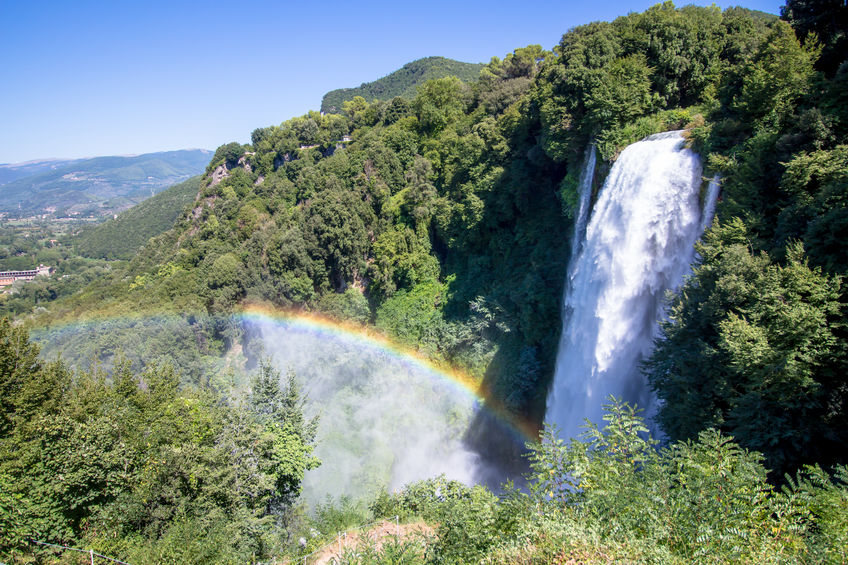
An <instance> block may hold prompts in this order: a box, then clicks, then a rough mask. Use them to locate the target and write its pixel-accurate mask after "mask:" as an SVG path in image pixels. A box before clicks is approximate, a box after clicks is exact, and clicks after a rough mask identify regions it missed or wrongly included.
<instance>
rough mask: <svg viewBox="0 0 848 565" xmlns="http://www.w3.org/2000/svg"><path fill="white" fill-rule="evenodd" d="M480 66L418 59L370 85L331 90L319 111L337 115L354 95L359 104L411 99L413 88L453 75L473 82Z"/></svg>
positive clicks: (444, 59)
mask: <svg viewBox="0 0 848 565" xmlns="http://www.w3.org/2000/svg"><path fill="white" fill-rule="evenodd" d="M482 67H483V65H482V64H474V63H462V62H460V61H454V60H452V59H446V58H444V57H426V58H424V59H418V60H416V61H412V62H411V63H407V64H406V65H404V66H403V67H401V68H400V69H399V70H397V71H395V72H393V73H391V74H390V75H387V76H385V77H383V78H381V79H379V80H376V81H374V82H369V83H363V84H362V85H361V86H359V87H357V88H340V89H338V90H331V91H330V92H328V93H327V94H325V95H324V98H323V99H322V100H321V111H322V112H325V113H338V112H339V111H340V110H341V109H342V106H343V103H344V102H345V101H348V100H353V99H354V98H355V97H357V96H360V97H362V98H363V101H365V100H374V99H375V98H378V99H380V100H386V101H388V100H392V99H393V98H397V97H399V98H401V99H407V100H411V99H412V98H413V97H414V96H415V91H416V89H417V88H418V87H419V86H420V85H421V84H423V83H424V82H426V81H428V80H431V79H437V78H443V77H446V76H455V77H458V78H459V79H460V80H462V81H463V82H472V81H474V80H476V79H477V76H478V75H479V74H480V69H481V68H482ZM394 121H396V120H394Z"/></svg>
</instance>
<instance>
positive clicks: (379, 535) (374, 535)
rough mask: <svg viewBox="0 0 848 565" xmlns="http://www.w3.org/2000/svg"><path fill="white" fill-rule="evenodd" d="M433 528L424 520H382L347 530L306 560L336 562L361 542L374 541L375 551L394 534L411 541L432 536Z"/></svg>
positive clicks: (319, 563)
mask: <svg viewBox="0 0 848 565" xmlns="http://www.w3.org/2000/svg"><path fill="white" fill-rule="evenodd" d="M434 532H435V530H434V529H433V528H432V527H430V526H429V525H427V524H426V523H425V522H421V521H419V522H413V523H411V524H400V525H397V524H395V523H394V522H389V521H387V520H384V521H382V522H379V523H377V524H375V525H374V526H371V527H370V528H368V529H366V530H363V531H356V530H354V531H348V532H347V533H345V534H342V536H341V537H340V538H339V539H338V540H337V541H336V542H335V543H333V544H331V545H329V546H328V547H326V548H324V549H323V550H322V551H320V552H319V553H316V554H315V555H313V556H311V557H309V558H308V559H307V560H306V563H307V564H308V565H329V564H330V563H337V562H338V561H339V558H340V557H341V556H342V555H344V552H345V550H356V549H357V548H358V547H359V545H360V544H361V543H375V544H376V547H377V551H380V550H381V549H382V547H383V542H384V541H386V540H388V539H393V538H394V537H395V536H397V538H398V539H399V541H404V542H405V541H412V540H415V539H420V538H421V537H424V536H432V535H433V533H434Z"/></svg>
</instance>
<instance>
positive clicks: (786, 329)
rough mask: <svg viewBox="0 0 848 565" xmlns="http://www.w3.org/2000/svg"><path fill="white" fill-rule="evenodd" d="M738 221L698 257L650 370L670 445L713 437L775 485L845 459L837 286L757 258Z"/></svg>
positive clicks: (799, 259)
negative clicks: (715, 432)
mask: <svg viewBox="0 0 848 565" xmlns="http://www.w3.org/2000/svg"><path fill="white" fill-rule="evenodd" d="M747 237H748V236H747V232H746V230H745V227H744V225H743V224H742V223H741V221H739V220H733V221H731V222H729V223H728V224H726V225H723V226H720V227H717V228H713V229H712V230H711V231H710V232H708V234H707V235H706V238H705V241H704V242H703V243H702V244H699V245H698V246H697V249H698V253H699V254H700V256H701V261H700V264H699V265H698V266H697V267H696V268H695V272H694V276H693V277H692V278H691V279H689V280H688V281H687V282H686V283H685V284H684V286H683V288H682V289H681V291H680V294H679V295H677V297H675V298H674V299H673V301H672V304H671V314H670V316H669V321H668V322H666V323H665V324H664V325H663V328H662V333H663V338H662V339H661V340H659V341H658V342H657V345H656V349H655V351H654V353H653V355H652V356H651V358H650V360H649V362H648V364H647V374H648V379H649V381H650V383H651V386H652V387H653V388H654V390H655V391H656V393H657V395H658V396H659V398H660V399H661V400H663V404H662V406H661V408H660V411H659V420H660V423H661V425H662V427H663V429H664V430H665V432H666V433H667V434H668V435H669V437H670V438H671V439H672V440H678V439H692V438H695V437H696V436H697V434H698V433H699V432H700V431H701V430H704V429H707V428H711V427H716V428H718V429H720V430H722V431H724V432H725V433H728V434H731V435H733V436H734V437H735V438H736V439H737V440H738V441H739V442H740V444H742V445H743V446H745V447H747V448H750V449H756V450H758V451H761V452H762V453H763V454H764V455H765V458H766V463H767V466H768V467H769V468H771V469H773V470H774V471H775V472H776V473H778V476H780V475H782V474H783V473H784V472H792V471H794V470H796V469H798V468H800V466H801V465H803V464H805V463H812V462H815V461H819V462H837V461H842V460H844V455H843V454H844V453H846V448H848V434H846V433H845V430H846V425H848V410H846V402H845V401H846V392H848V386H846V380H845V374H846V369H848V355H846V350H847V349H846V339H845V337H846V336H845V333H844V329H843V326H842V323H841V320H842V319H843V317H844V315H845V313H844V306H843V305H842V303H841V301H840V293H841V279H840V278H839V277H838V276H827V275H824V274H822V272H821V271H820V270H819V269H811V268H810V267H809V265H808V264H807V261H806V259H805V258H804V254H803V249H802V248H801V246H800V245H793V246H791V247H790V248H789V250H788V257H787V264H786V265H778V264H775V263H773V262H772V261H771V260H770V258H769V257H768V256H767V255H766V254H764V253H761V254H759V255H754V254H753V253H752V252H751V251H750V249H749V247H748V241H747Z"/></svg>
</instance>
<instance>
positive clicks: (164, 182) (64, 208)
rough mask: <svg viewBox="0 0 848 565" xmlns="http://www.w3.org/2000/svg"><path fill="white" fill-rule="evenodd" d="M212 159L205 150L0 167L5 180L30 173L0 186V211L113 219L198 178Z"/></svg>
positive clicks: (22, 214) (23, 214)
mask: <svg viewBox="0 0 848 565" xmlns="http://www.w3.org/2000/svg"><path fill="white" fill-rule="evenodd" d="M210 156H211V153H210V152H209V151H206V150H203V149H186V150H180V151H164V152H160V153H147V154H144V155H136V156H113V157H94V158H91V159H80V160H75V161H41V162H33V163H22V164H20V165H4V166H3V168H0V170H2V171H4V172H5V173H6V176H7V178H8V177H9V176H11V177H14V176H16V175H19V174H20V173H24V172H29V173H30V174H28V175H27V176H19V177H18V178H15V179H14V180H10V181H9V182H7V183H6V184H4V185H2V187H0V212H6V213H10V214H13V215H21V216H28V215H32V214H45V213H55V214H57V215H64V214H78V215H94V216H103V215H109V214H114V213H117V212H120V211H122V210H125V209H127V208H129V207H131V206H132V205H134V204H136V203H138V202H141V201H142V200H144V199H145V198H149V197H150V196H153V195H154V194H156V193H157V192H159V191H161V190H162V189H164V188H166V187H168V186H171V185H173V184H175V183H177V182H180V181H183V180H186V179H188V178H190V177H192V176H194V175H197V174H199V173H202V172H203V171H204V169H205V167H206V164H207V163H208V162H209V158H210Z"/></svg>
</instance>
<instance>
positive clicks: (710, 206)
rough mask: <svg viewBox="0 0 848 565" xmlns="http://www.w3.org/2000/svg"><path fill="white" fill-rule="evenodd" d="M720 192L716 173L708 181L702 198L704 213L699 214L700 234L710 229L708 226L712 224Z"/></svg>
mask: <svg viewBox="0 0 848 565" xmlns="http://www.w3.org/2000/svg"><path fill="white" fill-rule="evenodd" d="M720 191H721V184H720V183H719V176H718V173H716V174H715V175H714V176H713V178H712V179H711V180H710V184H709V186H707V195H706V197H705V198H704V212H703V214H701V233H704V232H705V231H706V230H707V228H708V227H710V224H712V223H713V216H715V208H716V202H717V201H718V193H719V192H720Z"/></svg>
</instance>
